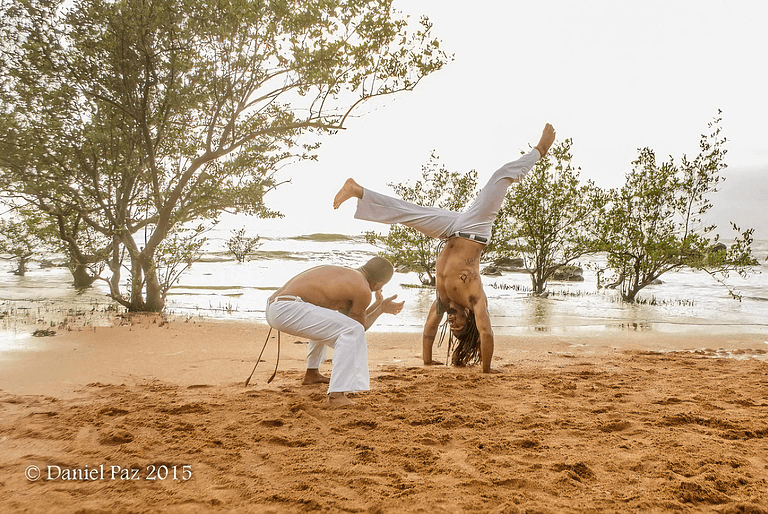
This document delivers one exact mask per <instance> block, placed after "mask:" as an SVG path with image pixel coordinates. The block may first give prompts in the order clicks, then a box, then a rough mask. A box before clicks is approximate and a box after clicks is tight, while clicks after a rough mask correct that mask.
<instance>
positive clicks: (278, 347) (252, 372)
mask: <svg viewBox="0 0 768 514" xmlns="http://www.w3.org/2000/svg"><path fill="white" fill-rule="evenodd" d="M270 335H272V327H269V332H268V333H267V339H266V341H264V346H262V347H261V353H259V358H258V359H256V364H255V365H254V366H253V371H251V374H250V375H249V376H248V378H247V379H246V380H245V387H248V384H249V383H250V381H251V377H252V376H253V374H254V372H255V371H256V366H258V365H259V362H261V356H262V355H263V354H264V350H265V349H266V347H267V343H268V342H269V336H270ZM279 363H280V331H279V330H278V331H277V360H275V371H274V373H272V376H271V377H269V380H267V384H269V383H270V382H272V381H273V380H274V379H275V375H277V365H278V364H279Z"/></svg>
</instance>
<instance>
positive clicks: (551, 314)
mask: <svg viewBox="0 0 768 514" xmlns="http://www.w3.org/2000/svg"><path fill="white" fill-rule="evenodd" d="M229 235H230V234H229V233H228V232H225V231H224V230H220V231H219V232H218V235H217V233H216V232H213V233H212V235H211V236H210V241H209V244H208V246H207V249H206V253H205V255H204V257H203V259H202V261H200V262H198V263H195V264H194V265H193V266H192V268H191V269H190V270H188V271H187V272H186V273H185V274H184V275H183V276H182V277H181V280H180V281H179V283H178V284H177V285H176V286H174V287H173V288H172V289H171V291H170V292H169V295H168V299H167V305H168V310H169V311H170V312H171V313H173V314H177V315H194V316H197V315H201V316H206V317H215V318H224V319H250V320H256V321H264V303H265V301H266V299H267V298H268V297H269V295H270V294H272V292H273V291H274V290H275V289H276V288H278V287H279V286H281V285H282V284H283V283H285V282H286V281H287V280H288V279H289V278H290V277H292V276H293V275H295V274H297V273H299V272H301V271H303V270H305V269H307V268H309V267H312V266H316V265H320V264H339V265H345V266H352V267H356V266H359V265H361V264H362V263H364V262H365V261H366V260H368V259H369V258H370V257H371V256H372V255H373V254H375V253H376V251H377V249H376V248H375V247H372V246H370V245H368V244H366V243H365V242H364V241H363V240H362V238H360V237H352V236H341V235H330V234H324V235H317V234H316V235H309V236H294V237H262V242H263V244H262V246H261V247H260V248H259V250H258V251H257V253H256V254H255V255H253V256H251V258H250V260H249V261H248V262H244V263H238V262H236V261H235V260H234V258H232V257H231V256H228V255H227V254H226V252H225V250H224V248H225V247H224V241H225V239H226V238H227V237H229ZM753 248H754V253H755V256H756V257H757V258H758V259H759V260H760V262H761V266H760V268H759V269H758V270H757V271H756V272H755V273H753V274H751V275H750V276H749V277H748V278H747V279H746V280H745V279H742V278H741V277H739V276H738V275H732V276H731V277H729V279H728V280H727V282H728V283H729V284H730V285H731V286H732V287H733V288H734V289H735V290H736V291H738V292H739V293H740V294H742V295H743V299H742V301H736V300H734V299H732V298H731V297H730V296H729V294H728V291H727V289H726V288H724V287H723V286H722V285H720V284H718V283H717V282H715V281H714V280H713V279H712V278H711V277H709V276H708V275H706V274H704V273H693V272H690V271H681V272H677V273H669V274H667V275H664V276H663V277H662V280H663V283H662V284H659V285H654V286H651V287H648V288H646V289H645V290H644V291H643V292H642V293H641V295H640V298H641V299H644V300H655V304H651V303H645V304H632V305H630V304H624V303H622V302H621V301H619V299H618V294H617V293H616V292H615V291H604V290H598V289H597V287H596V276H595V272H594V271H593V270H592V269H590V268H589V266H588V264H589V263H590V261H588V260H584V261H582V262H581V263H580V264H581V265H582V266H583V267H584V278H585V280H584V281H583V282H577V283H565V282H552V283H550V284H549V290H550V291H551V293H552V294H550V296H549V297H547V298H540V297H531V296H530V294H529V293H528V292H527V290H529V288H530V279H529V277H528V275H527V274H524V273H506V274H504V275H503V276H501V277H490V276H489V277H484V279H483V282H484V283H485V285H486V287H485V289H486V293H487V295H488V297H489V300H490V306H491V307H490V310H491V316H492V318H493V325H494V330H495V331H496V332H497V333H499V334H516V333H525V332H530V331H550V332H553V333H583V332H589V331H592V332H594V331H610V330H627V329H629V330H652V331H659V332H685V333H696V332H699V331H701V332H706V333H713V332H721V333H727V332H740V333H757V334H766V336H767V337H768V263H766V261H765V259H766V256H768V241H757V242H755V243H754V246H753ZM599 260H600V258H599V257H598V258H597V259H593V260H592V261H591V262H595V261H599ZM12 267H13V266H12V265H11V264H10V263H9V262H7V261H0V313H2V312H6V311H11V313H12V314H14V315H13V316H6V317H4V318H2V319H0V350H2V349H7V348H12V347H14V346H19V345H20V346H24V345H25V344H26V343H25V341H28V339H29V337H30V336H29V334H30V333H31V331H32V330H30V324H31V323H35V322H37V326H38V327H40V326H43V325H42V324H50V323H58V322H59V321H61V319H62V318H63V317H64V316H67V315H73V314H74V313H80V314H81V315H83V316H85V317H86V319H89V322H91V323H93V324H100V323H104V316H103V312H104V310H105V309H108V308H109V306H110V305H112V303H111V302H110V301H109V299H108V298H107V297H106V292H107V288H106V287H105V286H104V285H101V284H96V285H95V286H94V287H93V288H91V289H89V290H87V291H85V292H82V293H78V292H77V291H75V290H74V288H72V287H71V285H70V282H71V276H70V274H69V272H68V271H67V270H66V269H62V268H40V267H39V266H38V265H37V264H35V263H33V265H32V269H31V271H29V272H28V274H27V275H26V276H24V277H17V276H15V275H13V274H12V273H9V271H10V270H11V269H12ZM417 284H419V280H418V277H417V275H416V274H413V273H409V274H401V273H398V274H395V277H394V279H393V280H392V282H390V284H388V285H387V286H386V287H385V289H384V293H385V294H386V295H391V294H397V295H398V298H399V299H401V300H405V302H406V307H405V309H404V310H403V312H402V313H401V314H400V315H398V316H396V317H395V316H390V315H384V316H382V317H381V318H379V320H378V322H377V323H376V325H374V327H373V328H372V330H375V331H401V332H420V330H421V326H422V323H423V319H424V318H425V316H426V312H427V310H428V309H429V307H430V305H431V303H432V300H433V298H434V289H431V288H421V287H409V286H414V285H417ZM33 328H34V327H33ZM767 340H768V339H767Z"/></svg>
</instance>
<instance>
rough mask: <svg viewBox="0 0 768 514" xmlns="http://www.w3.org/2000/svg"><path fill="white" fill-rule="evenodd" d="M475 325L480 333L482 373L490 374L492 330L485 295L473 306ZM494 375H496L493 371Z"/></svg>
mask: <svg viewBox="0 0 768 514" xmlns="http://www.w3.org/2000/svg"><path fill="white" fill-rule="evenodd" d="M474 313H475V323H476V324H477V330H478V332H479V333H480V356H481V357H482V359H483V373H491V359H493V328H492V327H491V316H490V314H488V299H487V298H486V297H485V294H482V295H480V298H479V299H478V301H477V303H476V304H475V305H474ZM494 373H497V372H496V371H494Z"/></svg>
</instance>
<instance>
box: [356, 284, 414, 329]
mask: <svg viewBox="0 0 768 514" xmlns="http://www.w3.org/2000/svg"><path fill="white" fill-rule="evenodd" d="M395 298H397V295H393V296H390V297H389V298H386V299H385V298H383V295H382V294H381V291H377V292H376V300H375V301H374V303H373V304H372V305H371V306H370V307H369V306H368V304H369V303H370V301H371V294H370V292H367V293H366V294H362V293H361V294H358V295H356V296H355V297H354V298H353V299H352V306H351V307H350V309H349V312H348V313H345V314H347V316H349V317H350V318H352V319H354V320H355V321H357V322H359V323H360V324H361V325H362V326H363V328H364V329H365V330H368V329H369V328H371V326H373V324H374V323H375V322H376V320H377V319H379V316H381V315H382V314H398V313H399V312H400V311H401V310H403V304H404V303H405V302H395V301H394V299H395Z"/></svg>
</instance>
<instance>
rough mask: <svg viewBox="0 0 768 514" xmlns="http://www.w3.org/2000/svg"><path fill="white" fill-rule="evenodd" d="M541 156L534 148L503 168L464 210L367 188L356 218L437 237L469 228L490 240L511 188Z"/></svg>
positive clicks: (441, 237) (470, 231) (466, 230)
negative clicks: (432, 205) (435, 205)
mask: <svg viewBox="0 0 768 514" xmlns="http://www.w3.org/2000/svg"><path fill="white" fill-rule="evenodd" d="M540 158H541V155H540V154H539V151H538V150H536V149H535V148H534V149H533V150H531V151H530V152H528V153H527V154H525V155H523V156H522V157H521V158H519V159H518V160H516V161H512V162H510V163H507V164H505V165H504V166H502V167H501V168H499V169H498V170H497V171H496V172H495V173H494V174H493V175H492V176H491V178H490V180H489V181H488V183H487V184H486V185H485V187H484V188H483V189H481V190H480V193H479V194H478V195H477V198H476V199H475V201H474V202H473V203H472V205H470V206H469V208H468V209H467V210H466V211H464V212H454V211H449V210H446V209H440V208H438V207H422V206H420V205H416V204H413V203H410V202H406V201H405V200H401V199H399V198H393V197H391V196H387V195H383V194H381V193H377V192H375V191H371V190H369V189H364V190H363V197H362V198H361V199H358V201H357V210H356V211H355V218H357V219H361V220H366V221H377V222H379V223H388V224H390V225H393V224H395V223H400V224H401V225H405V226H407V227H411V228H415V229H416V230H418V231H419V232H421V233H422V234H424V235H426V236H429V237H433V238H435V239H446V238H448V237H450V236H452V235H454V234H455V233H457V232H467V233H470V234H473V235H476V236H481V237H485V238H486V242H488V241H490V240H491V229H492V228H493V222H494V220H495V219H496V215H497V214H498V213H499V209H501V204H502V203H503V202H504V197H505V196H506V194H507V188H509V186H511V185H512V183H513V182H515V181H518V180H520V179H522V178H523V177H524V176H525V175H526V174H527V173H528V172H529V171H530V170H531V168H533V165H534V164H536V161H538V160H539V159H540Z"/></svg>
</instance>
